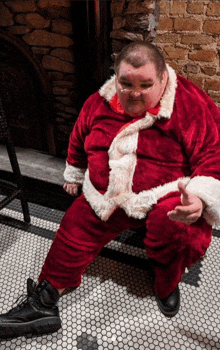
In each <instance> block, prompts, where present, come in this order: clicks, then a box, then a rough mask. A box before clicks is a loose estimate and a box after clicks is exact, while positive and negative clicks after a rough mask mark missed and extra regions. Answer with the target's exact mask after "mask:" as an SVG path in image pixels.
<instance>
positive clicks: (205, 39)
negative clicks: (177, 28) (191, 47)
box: [181, 34, 212, 45]
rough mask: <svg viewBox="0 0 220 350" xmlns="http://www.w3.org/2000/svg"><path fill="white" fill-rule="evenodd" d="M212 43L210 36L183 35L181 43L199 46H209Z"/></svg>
mask: <svg viewBox="0 0 220 350" xmlns="http://www.w3.org/2000/svg"><path fill="white" fill-rule="evenodd" d="M211 42H212V37H211V36H208V35H203V34H201V35H194V34H191V35H182V37H181V43H182V44H199V45H207V44H210V43H211Z"/></svg>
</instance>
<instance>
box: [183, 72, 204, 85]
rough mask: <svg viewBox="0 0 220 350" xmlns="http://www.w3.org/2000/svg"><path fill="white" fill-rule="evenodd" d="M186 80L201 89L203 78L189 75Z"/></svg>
mask: <svg viewBox="0 0 220 350" xmlns="http://www.w3.org/2000/svg"><path fill="white" fill-rule="evenodd" d="M187 78H188V79H189V80H191V81H192V82H193V83H194V84H196V85H197V86H198V87H200V88H201V89H203V78H202V77H198V76H197V74H196V75H192V74H189V75H188V76H187Z"/></svg>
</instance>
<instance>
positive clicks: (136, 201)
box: [83, 170, 190, 221]
mask: <svg viewBox="0 0 220 350" xmlns="http://www.w3.org/2000/svg"><path fill="white" fill-rule="evenodd" d="M189 180H190V178H188V177H186V178H180V179H178V180H176V181H173V182H170V183H168V184H165V185H162V186H158V187H155V188H153V189H151V190H148V191H142V192H140V193H139V194H135V193H133V192H132V193H128V192H127V193H120V194H118V195H115V196H114V197H111V198H110V197H109V196H108V195H107V192H106V193H105V194H104V195H102V194H101V193H99V192H98V191H97V190H96V189H95V187H94V186H93V184H92V183H91V181H90V178H89V172H88V170H87V171H86V173H85V181H84V183H83V192H84V195H85V197H86V199H87V201H88V202H89V204H90V205H91V207H92V208H93V210H94V211H95V213H96V215H98V216H99V217H100V218H101V220H103V221H106V220H108V218H109V217H110V215H111V214H112V213H113V211H114V210H115V209H116V208H117V207H120V208H122V209H124V211H125V212H126V214H127V215H128V216H130V217H133V218H136V219H143V218H145V217H146V214H147V213H148V212H149V211H150V210H151V209H152V206H153V205H154V204H156V203H157V201H158V199H159V198H162V197H164V196H165V195H166V194H168V193H170V192H174V191H177V190H178V186H177V185H178V182H179V181H182V182H183V183H185V184H187V183H188V182H189Z"/></svg>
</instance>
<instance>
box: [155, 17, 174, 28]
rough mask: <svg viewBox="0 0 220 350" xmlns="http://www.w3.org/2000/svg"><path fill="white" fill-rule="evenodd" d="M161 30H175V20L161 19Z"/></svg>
mask: <svg viewBox="0 0 220 350" xmlns="http://www.w3.org/2000/svg"><path fill="white" fill-rule="evenodd" d="M158 29H159V30H168V31H169V30H173V20H172V19H171V18H169V17H161V18H160V21H159V28H158Z"/></svg>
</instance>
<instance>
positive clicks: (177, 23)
mask: <svg viewBox="0 0 220 350" xmlns="http://www.w3.org/2000/svg"><path fill="white" fill-rule="evenodd" d="M200 23H201V22H199V21H197V20H195V19H191V18H175V19H174V29H175V30H182V31H194V30H195V31H198V30H200V26H201V24H200Z"/></svg>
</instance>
